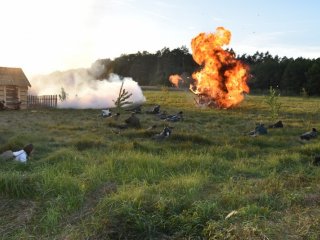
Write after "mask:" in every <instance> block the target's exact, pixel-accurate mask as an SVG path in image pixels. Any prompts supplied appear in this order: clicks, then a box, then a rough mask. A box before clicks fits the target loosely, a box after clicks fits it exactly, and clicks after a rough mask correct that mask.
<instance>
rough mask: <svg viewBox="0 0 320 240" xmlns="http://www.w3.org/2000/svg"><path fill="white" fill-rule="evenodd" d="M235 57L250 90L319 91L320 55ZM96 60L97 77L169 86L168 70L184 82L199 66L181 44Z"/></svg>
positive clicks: (292, 93) (291, 92) (189, 78)
mask: <svg viewBox="0 0 320 240" xmlns="http://www.w3.org/2000/svg"><path fill="white" fill-rule="evenodd" d="M228 51H233V50H232V49H229V50H228ZM237 58H238V59H240V60H241V61H242V62H244V63H246V64H247V65H248V66H249V68H250V79H249V81H248V85H249V87H250V90H251V91H253V92H265V91H267V90H268V89H269V88H270V87H273V88H275V89H278V90H279V91H280V92H281V93H282V94H285V95H298V94H301V93H303V94H304V95H305V94H308V95H310V96H314V95H320V58H317V59H305V58H302V57H300V58H296V59H293V58H287V57H282V58H280V57H278V56H272V55H271V54H269V52H266V53H262V52H256V53H255V54H253V55H247V54H243V55H237ZM96 63H100V64H102V65H103V66H104V72H103V73H102V74H101V75H100V76H99V78H100V79H103V78H106V77H108V75H109V74H110V73H116V74H118V75H120V76H126V77H132V78H133V79H134V80H135V81H137V82H138V83H139V85H142V86H148V85H149V86H152V85H153V86H171V83H170V82H169V80H168V79H169V76H170V75H172V74H179V75H182V77H183V79H184V81H185V84H186V86H188V85H189V83H190V80H191V75H192V73H193V72H195V71H197V70H198V69H199V68H200V66H199V65H198V64H197V63H195V62H194V60H193V58H192V55H191V54H190V53H189V51H188V49H187V48H186V47H185V46H182V47H180V48H176V49H173V50H170V49H169V48H163V49H162V50H159V51H157V52H156V53H154V54H152V53H149V52H146V51H144V52H138V53H135V54H123V55H121V56H120V57H117V58H115V59H114V60H111V59H99V60H97V61H96Z"/></svg>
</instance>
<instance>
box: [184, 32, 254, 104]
mask: <svg viewBox="0 0 320 240" xmlns="http://www.w3.org/2000/svg"><path fill="white" fill-rule="evenodd" d="M230 39H231V32H230V31H228V30H226V29H224V28H223V27H218V28H217V29H216V33H210V34H206V33H200V34H199V35H198V36H197V37H195V38H194V39H192V42H191V48H192V56H193V59H194V60H195V61H196V62H197V63H198V64H199V65H201V66H202V69H201V70H200V71H198V72H195V73H193V74H192V77H193V79H194V80H195V82H194V83H193V84H192V85H190V90H191V91H192V92H193V93H195V94H196V95H198V96H199V103H205V104H207V105H208V106H215V107H217V108H231V107H234V106H237V105H238V104H239V103H241V102H242V101H243V99H244V93H249V87H248V85H247V79H248V67H247V66H246V65H245V64H243V63H242V62H241V61H239V60H237V59H236V58H235V55H234V54H233V53H231V52H229V51H226V50H224V49H223V48H222V47H223V46H224V45H228V44H229V42H230Z"/></svg>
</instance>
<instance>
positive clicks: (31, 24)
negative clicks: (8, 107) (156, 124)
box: [0, 0, 320, 77]
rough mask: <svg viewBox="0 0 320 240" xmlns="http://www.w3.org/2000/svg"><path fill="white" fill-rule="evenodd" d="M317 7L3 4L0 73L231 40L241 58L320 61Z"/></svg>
mask: <svg viewBox="0 0 320 240" xmlns="http://www.w3.org/2000/svg"><path fill="white" fill-rule="evenodd" d="M319 9H320V1H316V0H304V1H301V0H241V1H240V0H220V1H216V0H194V1H193V0H154V1H152V0H2V1H1V6H0V29H1V30H0V33H1V34H0V66H7V67H22V68H23V70H24V71H25V73H26V75H27V77H30V76H31V75H34V74H40V73H41V74H47V73H50V72H53V71H58V70H59V71H63V70H67V69H71V68H81V67H85V68H87V67H90V66H91V64H92V63H93V62H94V61H95V60H97V59H100V58H111V59H113V58H115V57H118V56H120V55H121V54H130V53H136V52H138V51H148V52H150V53H154V52H156V51H157V50H161V49H162V48H163V47H169V48H170V49H174V48H177V47H181V46H183V45H184V46H186V47H188V48H189V49H190V42H191V40H192V38H194V37H195V36H197V35H198V34H199V33H201V32H207V33H211V32H215V29H216V28H217V27H219V26H222V27H225V28H226V29H228V30H230V31H231V33H232V38H231V43H230V45H229V46H228V47H232V48H233V49H234V50H235V52H236V53H238V54H242V53H248V54H253V53H254V52H256V51H262V52H266V51H269V52H270V53H271V54H272V55H279V56H287V57H293V58H296V57H300V56H301V57H305V58H318V57H320V15H319V13H318V11H319Z"/></svg>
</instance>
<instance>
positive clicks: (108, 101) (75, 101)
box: [29, 64, 146, 109]
mask: <svg viewBox="0 0 320 240" xmlns="http://www.w3.org/2000/svg"><path fill="white" fill-rule="evenodd" d="M102 71H103V66H98V65H97V64H94V65H93V66H92V67H91V68H90V69H85V68H83V69H73V70H68V71H64V72H53V73H51V74H49V75H38V76H35V77H33V78H31V79H30V83H31V86H32V87H31V89H30V91H29V93H30V94H31V95H61V94H62V89H63V90H64V91H65V93H66V94H67V97H66V100H64V101H60V100H59V98H58V108H81V109H85V108H95V109H101V108H112V107H114V106H115V105H114V102H113V100H114V101H115V100H116V99H117V98H118V95H119V90H120V87H121V83H122V81H123V82H124V85H123V88H124V89H125V90H126V91H128V92H129V93H132V96H131V97H130V98H129V99H128V101H131V102H133V103H134V104H141V103H143V102H145V101H146V98H145V97H144V95H143V93H142V90H141V88H140V86H139V85H138V83H137V82H135V81H134V80H133V79H132V78H129V77H125V78H121V77H120V76H118V75H116V74H110V75H109V78H108V79H103V80H97V79H96V76H99V75H100V74H101V72H102Z"/></svg>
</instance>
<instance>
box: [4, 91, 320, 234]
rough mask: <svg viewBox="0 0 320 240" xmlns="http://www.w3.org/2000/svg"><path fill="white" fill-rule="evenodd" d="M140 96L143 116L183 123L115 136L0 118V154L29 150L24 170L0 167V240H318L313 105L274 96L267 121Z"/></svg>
mask: <svg viewBox="0 0 320 240" xmlns="http://www.w3.org/2000/svg"><path fill="white" fill-rule="evenodd" d="M144 95H145V96H146V98H147V102H146V103H145V104H144V105H143V106H142V110H143V112H144V111H145V110H148V109H151V108H152V107H153V106H154V105H156V104H160V106H161V110H162V111H163V110H165V111H167V112H168V113H173V114H174V113H177V112H178V111H183V114H184V120H183V121H180V122H175V123H171V122H170V123H168V122H165V121H163V120H159V119H158V118H157V117H156V116H154V115H150V114H145V113H142V114H139V115H137V116H138V118H139V119H140V121H141V124H142V128H141V129H126V130H120V132H119V131H118V130H115V129H113V128H112V127H110V121H113V120H111V119H109V118H102V117H101V116H100V110H94V109H86V110H76V109H36V110H21V111H2V112H0V152H2V151H5V150H8V149H13V150H18V149H20V148H22V147H23V146H24V145H26V144H28V143H33V144H34V145H35V151H34V152H33V155H32V157H31V159H30V160H29V161H28V163H27V164H19V163H16V162H13V161H6V162H4V161H2V162H0V237H1V239H68V240H69V239H292V240H293V239H320V227H319V226H320V207H319V206H320V166H315V165H313V164H312V162H313V159H314V157H315V155H318V154H320V142H319V140H320V139H313V140H311V141H301V140H300V139H299V136H300V134H302V133H304V132H306V131H310V130H311V128H312V127H315V128H319V129H320V122H319V120H320V99H319V98H302V97H282V96H281V97H280V98H279V101H280V103H281V108H280V112H279V115H278V116H277V118H274V116H273V115H272V114H271V113H270V109H269V106H268V105H267V104H266V101H265V100H266V97H265V96H251V95H248V96H246V99H245V101H244V102H242V103H241V104H240V106H238V107H237V108H234V109H229V110H221V109H220V110H219V109H208V108H199V107H197V106H195V104H194V99H193V98H194V95H192V94H191V93H189V92H182V91H179V92H176V91H167V90H166V89H162V90H160V91H145V92H144ZM128 116H129V113H126V114H121V115H120V119H118V123H121V122H122V121H123V120H124V119H126V118H127V117H128ZM277 120H282V121H283V124H284V128H283V129H268V134H267V135H261V136H257V137H251V136H249V135H248V133H249V132H250V131H251V130H253V129H254V128H255V126H256V124H257V123H261V122H262V123H265V124H266V125H268V124H273V123H275V122H276V121H277ZM154 124H156V125H157V127H156V128H155V129H152V130H146V129H147V128H148V127H149V126H152V125H154ZM165 125H170V126H172V127H173V129H172V135H171V136H170V137H169V138H168V139H165V140H163V141H156V140H153V139H152V138H151V137H152V136H153V135H154V134H157V133H160V132H161V131H162V129H163V127H164V126H165ZM111 126H112V125H111Z"/></svg>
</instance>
